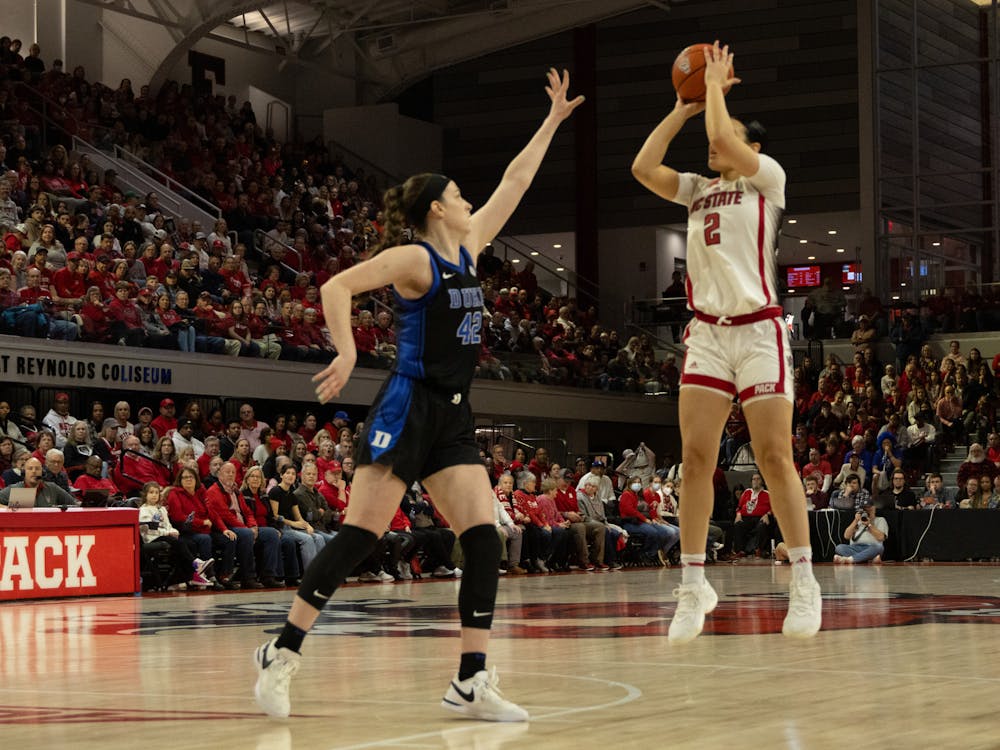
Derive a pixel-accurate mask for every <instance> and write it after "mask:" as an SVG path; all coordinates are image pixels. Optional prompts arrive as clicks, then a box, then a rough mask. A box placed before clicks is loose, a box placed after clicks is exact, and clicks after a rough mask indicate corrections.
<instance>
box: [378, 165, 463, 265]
mask: <svg viewBox="0 0 1000 750" xmlns="http://www.w3.org/2000/svg"><path fill="white" fill-rule="evenodd" d="M448 182H449V180H448V178H447V177H445V176H444V175H439V174H433V173H431V172H424V173H422V174H416V175H413V176H412V177H410V178H409V179H408V180H407V181H406V182H404V183H403V184H402V185H393V186H392V187H391V188H389V189H388V190H386V191H385V193H384V195H383V196H382V203H383V205H384V209H383V213H384V216H385V227H384V229H383V232H382V242H380V243H379V245H378V247H377V248H375V252H376V253H378V252H381V251H382V250H384V249H385V248H387V247H395V246H396V245H401V244H403V241H404V231H405V229H406V227H407V225H410V226H412V227H413V228H414V229H417V230H418V231H419V230H422V229H425V228H426V224H427V212H428V211H429V210H430V204H431V203H432V202H434V201H435V200H437V199H438V198H440V197H441V193H443V192H444V189H445V187H446V186H447V185H448Z"/></svg>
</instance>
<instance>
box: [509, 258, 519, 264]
mask: <svg viewBox="0 0 1000 750" xmlns="http://www.w3.org/2000/svg"><path fill="white" fill-rule="evenodd" d="M510 262H511V263H520V262H521V259H520V258H512V259H511V261H510Z"/></svg>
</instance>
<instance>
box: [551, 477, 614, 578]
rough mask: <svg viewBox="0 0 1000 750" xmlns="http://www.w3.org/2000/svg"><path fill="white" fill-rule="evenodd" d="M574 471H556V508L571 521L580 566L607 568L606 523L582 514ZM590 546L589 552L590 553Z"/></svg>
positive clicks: (554, 491) (587, 568) (584, 567)
mask: <svg viewBox="0 0 1000 750" xmlns="http://www.w3.org/2000/svg"><path fill="white" fill-rule="evenodd" d="M571 478H572V472H571V471H570V470H569V469H560V470H559V471H557V472H555V483H556V486H555V490H553V500H554V501H555V504H556V510H558V511H559V513H560V514H561V515H562V517H563V518H564V519H566V520H567V521H569V523H570V531H571V532H572V534H573V540H574V542H575V544H576V551H577V557H578V559H579V561H580V567H581V568H583V569H585V570H589V569H592V568H595V567H596V568H599V569H601V570H605V569H607V566H606V565H605V564H604V536H605V532H604V524H603V523H601V522H600V521H595V520H593V519H589V520H588V519H585V518H584V517H583V516H582V515H581V514H580V505H579V503H578V502H577V499H576V490H575V489H574V488H575V487H576V485H575V483H574V484H570V480H571ZM588 547H589V554H588Z"/></svg>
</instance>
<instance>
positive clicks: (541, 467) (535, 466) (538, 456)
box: [528, 448, 550, 486]
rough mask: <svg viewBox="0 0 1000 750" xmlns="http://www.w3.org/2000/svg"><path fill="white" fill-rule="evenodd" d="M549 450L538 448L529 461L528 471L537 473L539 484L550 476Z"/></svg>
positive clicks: (536, 480) (537, 482)
mask: <svg viewBox="0 0 1000 750" xmlns="http://www.w3.org/2000/svg"><path fill="white" fill-rule="evenodd" d="M549 468H550V467H549V452H548V450H546V449H545V448H538V449H537V450H536V451H535V455H534V456H533V457H532V459H531V460H530V461H529V462H528V471H530V472H531V473H532V474H534V475H535V482H536V484H537V486H541V484H542V482H544V481H545V480H546V479H548V478H549Z"/></svg>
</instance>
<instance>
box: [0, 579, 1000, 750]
mask: <svg viewBox="0 0 1000 750" xmlns="http://www.w3.org/2000/svg"><path fill="white" fill-rule="evenodd" d="M708 575H709V578H710V580H711V581H712V582H713V583H714V584H715V586H716V588H717V590H718V592H719V594H720V603H719V607H718V609H717V610H716V612H715V614H714V615H712V616H711V617H710V619H709V624H708V626H707V628H706V633H705V634H704V635H703V636H702V637H700V638H699V639H698V640H697V641H695V642H694V643H692V644H689V645H687V646H683V647H670V646H669V645H668V644H667V641H666V629H667V624H668V620H669V616H670V615H671V613H672V612H673V607H674V605H673V602H672V599H671V598H670V596H669V594H670V591H671V590H672V589H673V587H674V586H676V585H677V583H678V581H679V578H680V571H679V570H678V569H671V570H649V569H645V570H630V571H624V572H620V573H586V574H585V573H574V574H565V575H554V576H544V577H529V578H520V579H513V578H508V579H505V580H502V581H501V586H500V597H499V600H498V609H497V618H496V625H495V639H494V644H493V647H492V649H491V654H490V662H491V663H492V664H495V665H497V666H498V667H499V670H500V675H501V680H502V682H501V686H502V688H503V690H504V692H505V694H507V695H508V696H509V697H511V698H512V699H513V700H515V701H517V702H518V703H520V704H521V705H523V706H524V707H525V708H527V709H528V710H529V711H530V712H531V715H532V720H531V722H530V723H529V724H527V725H495V724H487V723H473V722H467V721H463V720H461V719H458V718H452V715H450V714H449V713H447V712H445V711H444V710H442V709H440V708H439V707H438V703H439V701H440V698H441V695H442V694H443V692H444V689H445V687H446V686H447V682H448V679H449V678H450V676H451V674H452V672H453V671H454V669H455V667H456V664H457V653H456V649H457V646H458V641H457V639H455V638H454V637H451V636H454V635H455V634H456V632H457V629H458V623H457V620H456V615H455V609H454V601H455V594H456V589H457V583H456V582H454V581H417V582H413V583H396V584H368V585H351V586H347V587H345V588H344V589H343V590H342V591H341V593H340V594H339V595H338V599H337V600H336V601H335V602H333V603H331V605H330V606H329V607H328V608H327V610H326V611H325V613H324V615H323V617H322V618H321V619H320V621H319V623H318V627H317V628H316V630H315V631H314V633H313V634H312V635H310V637H309V638H308V639H307V640H306V644H305V649H304V659H303V665H302V669H301V670H300V672H299V674H298V676H297V677H296V679H295V681H294V683H293V689H292V708H293V716H292V718H290V719H289V720H287V721H278V720H273V719H268V718H266V717H264V716H262V715H261V714H259V713H258V712H257V710H256V707H255V705H254V703H253V701H252V698H251V692H252V686H253V681H254V679H255V672H254V667H253V664H252V661H251V653H252V651H253V649H254V647H255V646H256V645H257V644H258V643H259V642H261V641H262V640H264V638H265V633H271V634H274V633H277V632H278V631H279V630H280V627H281V624H282V623H283V621H284V614H285V612H286V609H287V605H288V603H289V601H290V600H291V597H292V592H291V591H280V592H264V593H257V592H254V593H241V592H227V593H221V594H187V595H184V594H180V595H167V596H146V597H143V598H105V599H86V600H64V601H49V602H34V603H29V602H26V603H14V604H4V605H3V606H2V607H0V738H2V740H3V742H2V747H3V748H5V749H8V748H9V749H11V750H13V749H15V748H32V749H34V748H71V749H72V750H115V749H117V748H130V749H131V748H136V747H141V746H142V745H144V744H150V743H156V744H157V745H158V746H165V747H183V748H186V749H188V750H194V749H195V748H212V749H213V750H219V749H221V748H240V749H241V750H242V749H248V750H249V749H255V748H260V749H264V748H266V749H268V750H284V749H286V748H309V750H320V749H322V748H374V747H393V748H473V749H481V750H486V749H487V748H504V747H506V748H609V747H616V748H626V747H628V748H633V747H634V748H654V747H671V748H689V747H690V748H702V749H704V748H732V747H759V748H770V749H773V748H795V749H798V748H842V747H845V746H849V747H851V748H852V749H853V750H856V749H857V748H867V747H872V748H880V749H883V750H884V749H885V748H913V749H918V748H996V747H998V746H1000V728H998V724H997V721H996V718H995V706H994V702H995V700H994V699H995V695H996V693H997V691H998V689H1000V654H998V651H1000V628H998V624H1000V569H998V568H997V567H994V566H989V565H975V566H973V565H940V564H939V565H933V566H922V565H906V566H904V565H885V566H882V567H862V566H859V567H856V568H850V567H836V568H835V567H833V566H820V567H819V568H818V578H819V580H820V582H821V584H822V585H823V590H824V599H825V622H824V631H823V632H821V633H820V634H819V636H818V637H817V638H815V639H814V640H812V641H806V642H800V641H790V640H788V639H786V638H784V637H783V636H782V635H780V632H779V631H780V628H781V619H782V617H783V615H784V610H785V606H786V599H785V596H784V594H785V591H786V586H787V579H788V575H789V569H788V568H787V567H775V566H772V565H768V564H763V563H759V564H754V563H744V564H740V565H727V564H720V565H715V566H712V567H710V568H709V569H708Z"/></svg>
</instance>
